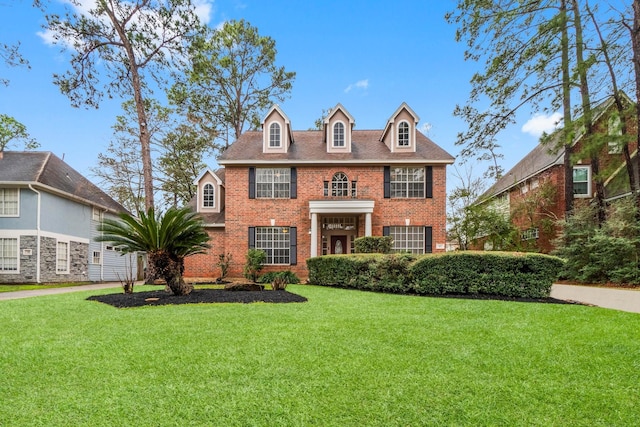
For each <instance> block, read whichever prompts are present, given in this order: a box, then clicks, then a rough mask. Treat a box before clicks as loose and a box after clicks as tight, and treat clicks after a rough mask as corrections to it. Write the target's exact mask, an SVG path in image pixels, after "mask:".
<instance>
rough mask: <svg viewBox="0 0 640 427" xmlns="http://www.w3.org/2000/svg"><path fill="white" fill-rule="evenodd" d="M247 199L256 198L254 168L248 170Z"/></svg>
mask: <svg viewBox="0 0 640 427" xmlns="http://www.w3.org/2000/svg"><path fill="white" fill-rule="evenodd" d="M249 198H250V199H255V198H256V168H249Z"/></svg>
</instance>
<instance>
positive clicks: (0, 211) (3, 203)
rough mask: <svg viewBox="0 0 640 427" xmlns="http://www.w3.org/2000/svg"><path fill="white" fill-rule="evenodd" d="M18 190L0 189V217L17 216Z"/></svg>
mask: <svg viewBox="0 0 640 427" xmlns="http://www.w3.org/2000/svg"><path fill="white" fill-rule="evenodd" d="M19 200H20V189H18V188H0V216H18V212H19V210H18V208H19V205H20V203H19Z"/></svg>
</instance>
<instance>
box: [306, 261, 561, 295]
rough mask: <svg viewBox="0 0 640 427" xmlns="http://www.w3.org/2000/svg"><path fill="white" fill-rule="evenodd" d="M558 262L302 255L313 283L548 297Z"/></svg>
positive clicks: (399, 290) (382, 289) (381, 289)
mask: <svg viewBox="0 0 640 427" xmlns="http://www.w3.org/2000/svg"><path fill="white" fill-rule="evenodd" d="M562 264H563V261H562V260H561V259H559V258H557V257H553V256H548V255H541V254H531V253H527V254H525V253H506V252H469V251H465V252H451V253H445V254H435V255H431V254H429V255H422V256H419V257H416V256H414V255H410V254H390V255H380V254H371V255H349V256H345V255H342V256H332V255H328V256H323V257H316V258H311V259H309V260H307V267H308V268H309V281H310V282H311V283H313V284H315V285H324V286H340V287H347V288H356V289H363V290H371V291H379V292H392V293H417V294H430V295H441V294H487V295H500V296H509V297H523V298H544V297H548V296H549V293H550V291H551V285H552V284H553V281H554V280H555V279H556V278H557V276H558V272H559V270H560V268H562Z"/></svg>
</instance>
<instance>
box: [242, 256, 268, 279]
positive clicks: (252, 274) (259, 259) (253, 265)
mask: <svg viewBox="0 0 640 427" xmlns="http://www.w3.org/2000/svg"><path fill="white" fill-rule="evenodd" d="M266 259H267V254H266V253H265V252H264V251H261V250H259V249H249V251H248V252H247V262H246V264H245V265H244V277H246V278H247V279H249V280H251V281H252V282H256V281H257V280H258V274H260V271H262V268H263V267H264V262H265V260H266Z"/></svg>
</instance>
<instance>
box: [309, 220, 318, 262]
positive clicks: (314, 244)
mask: <svg viewBox="0 0 640 427" xmlns="http://www.w3.org/2000/svg"><path fill="white" fill-rule="evenodd" d="M310 254H311V257H312V258H313V257H315V256H318V214H317V213H312V214H311V252H310Z"/></svg>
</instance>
